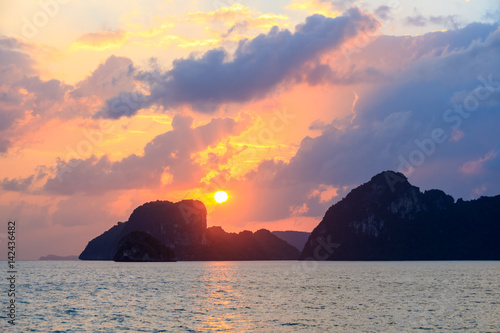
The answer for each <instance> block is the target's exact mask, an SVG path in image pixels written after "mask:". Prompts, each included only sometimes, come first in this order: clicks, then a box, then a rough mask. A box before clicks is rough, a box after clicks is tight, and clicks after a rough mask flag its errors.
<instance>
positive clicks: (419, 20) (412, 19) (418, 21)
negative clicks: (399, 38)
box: [405, 15, 427, 27]
mask: <svg viewBox="0 0 500 333" xmlns="http://www.w3.org/2000/svg"><path fill="white" fill-rule="evenodd" d="M405 23H406V24H407V25H412V26H415V27H425V26H426V25H427V18H425V17H424V16H422V15H415V16H408V17H407V18H406V20H405Z"/></svg>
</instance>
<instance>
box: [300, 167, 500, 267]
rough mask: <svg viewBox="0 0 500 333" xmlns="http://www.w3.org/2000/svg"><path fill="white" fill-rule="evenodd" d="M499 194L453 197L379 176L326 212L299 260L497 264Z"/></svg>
mask: <svg viewBox="0 0 500 333" xmlns="http://www.w3.org/2000/svg"><path fill="white" fill-rule="evenodd" d="M499 239H500V195H499V196H495V197H481V198H479V199H477V200H471V201H463V200H462V199H459V200H458V201H457V202H456V203H455V202H454V199H453V198H452V197H451V196H449V195H447V194H445V193H444V192H443V191H440V190H430V191H425V192H424V193H422V192H420V190H419V188H418V187H415V186H412V185H411V184H410V183H409V182H408V180H407V178H406V177H405V176H404V175H403V174H401V173H396V172H393V171H386V172H382V173H380V174H378V175H376V176H374V177H373V178H372V179H371V180H370V181H369V182H368V183H365V184H363V185H361V186H359V187H357V188H356V189H354V190H352V191H351V192H350V193H349V194H348V195H347V196H346V197H345V198H344V199H342V200H341V201H339V202H338V203H336V204H335V205H333V206H332V207H330V208H329V209H328V211H327V212H326V214H325V216H324V217H323V220H322V221H321V222H320V224H319V225H318V226H317V227H316V228H315V229H314V230H313V232H312V233H311V236H310V237H309V239H308V241H307V243H306V245H305V247H304V249H303V251H302V254H301V259H315V260H499V259H500V245H499V244H500V242H499V241H498V240H499Z"/></svg>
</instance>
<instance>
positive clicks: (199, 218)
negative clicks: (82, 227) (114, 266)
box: [79, 200, 207, 260]
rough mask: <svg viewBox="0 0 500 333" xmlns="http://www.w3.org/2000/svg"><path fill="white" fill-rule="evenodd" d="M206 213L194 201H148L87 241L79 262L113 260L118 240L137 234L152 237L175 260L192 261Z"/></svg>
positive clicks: (202, 234)
mask: <svg viewBox="0 0 500 333" xmlns="http://www.w3.org/2000/svg"><path fill="white" fill-rule="evenodd" d="M206 228H207V211H206V208H205V205H203V203H202V202H201V201H197V200H183V201H180V202H177V203H172V202H169V201H153V202H148V203H146V204H144V205H142V206H140V207H138V208H136V209H135V210H134V211H133V212H132V214H131V215H130V218H129V220H128V221H127V222H124V223H121V222H119V223H118V224H117V225H115V226H114V227H112V228H111V229H109V230H108V231H106V232H104V233H103V234H102V235H100V236H98V237H96V238H94V239H93V240H91V241H90V242H89V244H88V245H87V247H86V248H85V250H84V251H83V252H82V253H81V254H80V257H79V258H80V259H82V260H113V258H114V257H115V254H116V253H117V250H118V247H119V244H120V241H121V240H122V239H123V238H124V237H125V236H127V235H128V234H130V233H132V232H134V231H138V232H145V233H147V234H150V235H151V236H153V237H155V238H156V239H157V240H158V241H159V242H160V244H161V245H163V246H165V247H167V248H169V249H171V250H172V251H173V252H174V253H175V254H176V258H177V259H179V260H194V259H195V258H196V257H197V256H198V255H199V253H202V249H201V248H200V245H203V244H204V243H206Z"/></svg>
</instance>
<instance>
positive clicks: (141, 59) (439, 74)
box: [0, 0, 500, 259]
mask: <svg viewBox="0 0 500 333" xmlns="http://www.w3.org/2000/svg"><path fill="white" fill-rule="evenodd" d="M45 3H50V4H51V5H50V6H48V5H45ZM499 17H500V5H499V4H498V2H496V1H487V0H477V1H465V0H443V1H439V2H436V1H422V2H418V4H417V3H416V2H411V1H409V0H408V1H407V0H401V1H379V0H376V1H375V0H374V1H368V2H367V1H322V0H289V1H284V2H283V1H253V2H252V1H233V0H222V1H211V0H210V1H160V0H152V1H117V0H116V1H115V0H113V1H105V2H97V1H83V0H82V1H80V0H74V1H58V0H54V1H48V2H45V1H38V0H26V1H2V3H1V4H0V73H1V76H0V217H1V219H2V220H3V221H6V220H9V219H13V220H17V221H20V225H21V227H20V230H21V231H22V238H21V241H20V242H22V244H23V245H22V246H23V247H22V251H20V255H21V258H20V259H38V257H39V256H40V255H46V254H51V253H53V254H59V255H74V254H77V253H80V252H81V251H82V249H83V248H84V247H85V245H86V244H87V242H88V241H89V240H90V239H92V238H93V237H95V236H96V235H98V234H101V233H103V232H104V231H106V230H108V229H109V228H111V227H112V226H114V225H115V224H116V223H117V222H118V221H127V219H128V218H129V216H130V214H131V213H132V212H133V210H134V209H135V208H136V207H138V206H140V205H142V204H144V203H146V202H149V201H156V200H168V201H171V202H178V201H181V200H184V199H197V200H200V201H202V202H203V203H204V204H205V206H206V208H207V211H208V217H207V225H208V226H221V227H223V228H224V230H226V231H228V232H239V231H241V230H251V231H256V230H258V229H260V228H266V229H268V230H271V231H275V230H298V231H311V230H312V229H313V228H314V227H315V226H316V225H317V224H318V222H319V221H320V220H321V218H322V217H323V216H324V214H325V212H326V211H327V209H328V208H329V207H330V206H332V205H333V204H334V203H336V202H338V201H339V200H340V199H342V198H343V197H344V196H345V195H346V194H347V193H349V191H350V190H352V189H353V188H354V187H356V186H358V185H360V184H361V183H362V182H364V181H366V179H370V177H371V176H373V175H375V174H377V173H378V172H381V171H383V170H389V169H390V170H399V171H401V172H403V173H405V174H406V176H407V177H408V178H409V179H410V180H411V183H412V184H416V185H418V186H420V187H421V188H422V190H428V189H432V188H440V189H443V190H445V191H446V192H447V193H450V194H451V195H453V196H454V198H455V199H458V198H464V199H472V198H478V197H480V196H482V195H494V194H498V193H500V178H499V177H498V174H499V171H500V153H499V152H500V134H499V133H500V131H499V126H498V124H500V112H499V111H498V110H499V109H500V97H499V96H500V92H499V91H500V90H499V87H500V69H499V68H500V66H499V60H498V59H500V50H499V47H498V45H499V40H500V30H499V26H498V18H499ZM221 189H223V191H222V190H221ZM228 193H229V196H228ZM214 194H215V196H214ZM228 198H229V200H228ZM220 203H223V204H220ZM2 232H4V231H3V230H0V233H2ZM0 251H1V252H0V254H4V251H5V248H4V247H2V248H1V250H0Z"/></svg>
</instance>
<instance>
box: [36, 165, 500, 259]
mask: <svg viewBox="0 0 500 333" xmlns="http://www.w3.org/2000/svg"><path fill="white" fill-rule="evenodd" d="M206 215H207V211H206V208H205V206H204V204H203V203H202V202H200V201H197V200H183V201H180V202H177V203H172V202H169V201H155V202H149V203H146V204H144V205H142V206H140V207H138V208H136V209H135V210H134V211H133V213H132V214H131V215H130V218H129V219H128V221H127V222H123V223H122V222H118V224H117V225H115V226H113V227H112V228H111V229H109V230H108V231H106V232H104V233H103V234H102V235H100V236H98V237H96V238H94V239H93V240H91V241H90V242H89V243H88V245H87V247H86V248H85V250H84V251H83V252H82V253H81V254H80V256H79V259H81V260H115V261H146V262H148V261H176V260H296V259H301V260H366V261H369V260H500V245H499V244H500V242H499V241H498V240H499V239H500V195H498V196H495V197H481V198H479V199H477V200H471V201H464V200H462V199H458V200H457V201H456V202H455V200H454V199H453V197H451V196H450V195H447V194H446V193H444V192H443V191H441V190H429V191H425V192H421V191H420V189H419V188H418V187H415V186H413V185H411V184H410V183H409V182H408V179H407V178H406V177H405V176H404V175H403V174H401V173H398V172H394V171H385V172H382V173H379V174H377V175H376V176H374V177H372V178H371V180H370V181H369V182H367V183H365V184H362V185H361V186H359V187H357V188H355V189H354V190H352V191H351V192H350V193H349V194H348V195H347V196H346V197H345V198H343V199H342V200H341V201H339V202H338V203H336V204H334V205H333V206H331V207H330V208H329V209H328V210H327V212H326V214H325V216H324V217H323V219H322V221H321V222H320V223H319V224H318V226H317V227H316V228H315V229H314V230H313V232H312V233H310V234H309V233H306V232H297V231H275V232H270V231H268V230H266V229H261V230H258V231H256V232H251V231H242V232H239V233H227V232H225V231H224V230H223V229H222V228H221V227H210V228H207V223H206ZM45 260H47V259H45Z"/></svg>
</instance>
